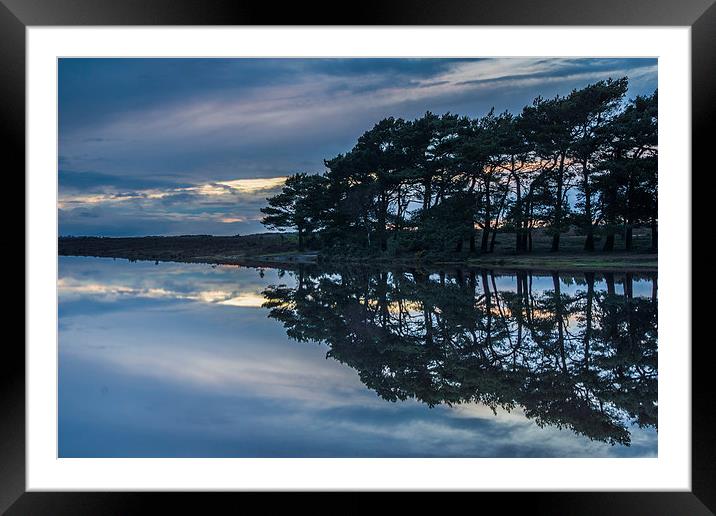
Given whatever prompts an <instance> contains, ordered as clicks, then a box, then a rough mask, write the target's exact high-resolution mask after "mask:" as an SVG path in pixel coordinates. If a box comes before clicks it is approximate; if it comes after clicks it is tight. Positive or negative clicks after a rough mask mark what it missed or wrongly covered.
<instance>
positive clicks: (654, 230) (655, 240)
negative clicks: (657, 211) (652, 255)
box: [651, 219, 659, 252]
mask: <svg viewBox="0 0 716 516" xmlns="http://www.w3.org/2000/svg"><path fill="white" fill-rule="evenodd" d="M658 231H659V224H658V223H657V221H656V219H651V250H652V251H653V252H656V251H657V249H658V248H659V233H658Z"/></svg>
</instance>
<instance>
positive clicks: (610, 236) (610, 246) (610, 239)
mask: <svg viewBox="0 0 716 516" xmlns="http://www.w3.org/2000/svg"><path fill="white" fill-rule="evenodd" d="M607 231H608V233H607V238H606V239H604V248H603V250H604V251H610V252H611V251H614V230H613V229H611V228H609V229H608V230H607Z"/></svg>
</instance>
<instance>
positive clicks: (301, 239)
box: [298, 226, 303, 251]
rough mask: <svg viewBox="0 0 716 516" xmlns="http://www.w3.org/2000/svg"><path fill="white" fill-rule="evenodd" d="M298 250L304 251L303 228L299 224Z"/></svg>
mask: <svg viewBox="0 0 716 516" xmlns="http://www.w3.org/2000/svg"><path fill="white" fill-rule="evenodd" d="M298 250H299V251H303V228H302V227H301V226H298Z"/></svg>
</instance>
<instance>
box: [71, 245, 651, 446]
mask: <svg viewBox="0 0 716 516" xmlns="http://www.w3.org/2000/svg"><path fill="white" fill-rule="evenodd" d="M58 291H59V386H58V388H59V421H58V434H59V435H58V437H59V454H60V456H61V457H416V456H417V457H575V456H576V457H635V456H638V457H644V456H655V455H656V454H657V406H658V405H657V282H656V275H655V274H642V273H633V274H632V273H629V274H627V273H615V274H602V273H578V274H574V273H560V274H559V275H557V274H547V273H540V274H537V273H534V274H529V273H519V274H517V273H502V272H498V271H494V272H493V271H486V270H480V269H475V270H455V269H445V270H444V271H439V270H436V271H432V272H425V271H414V270H413V271H410V270H378V269H376V270H363V269H361V268H356V267H353V268H349V269H347V270H343V271H341V270H320V269H317V268H303V269H301V270H295V271H282V270H277V269H264V270H258V269H253V268H240V267H234V266H225V267H224V266H210V265H203V264H180V263H159V264H156V265H155V264H154V262H135V263H130V262H128V261H126V260H119V259H117V260H113V259H104V258H80V257H60V262H59V284H58Z"/></svg>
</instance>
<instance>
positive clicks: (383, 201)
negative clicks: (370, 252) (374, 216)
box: [378, 190, 388, 251]
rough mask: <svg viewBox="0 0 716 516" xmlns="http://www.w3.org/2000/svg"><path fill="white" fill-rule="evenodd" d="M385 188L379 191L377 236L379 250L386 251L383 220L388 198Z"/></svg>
mask: <svg viewBox="0 0 716 516" xmlns="http://www.w3.org/2000/svg"><path fill="white" fill-rule="evenodd" d="M387 197H388V196H387V195H386V193H385V190H383V191H381V193H380V209H379V210H378V211H379V213H378V237H379V240H380V250H381V251H386V250H387V249H388V236H387V234H386V230H385V220H386V216H387V211H388V200H387Z"/></svg>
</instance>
